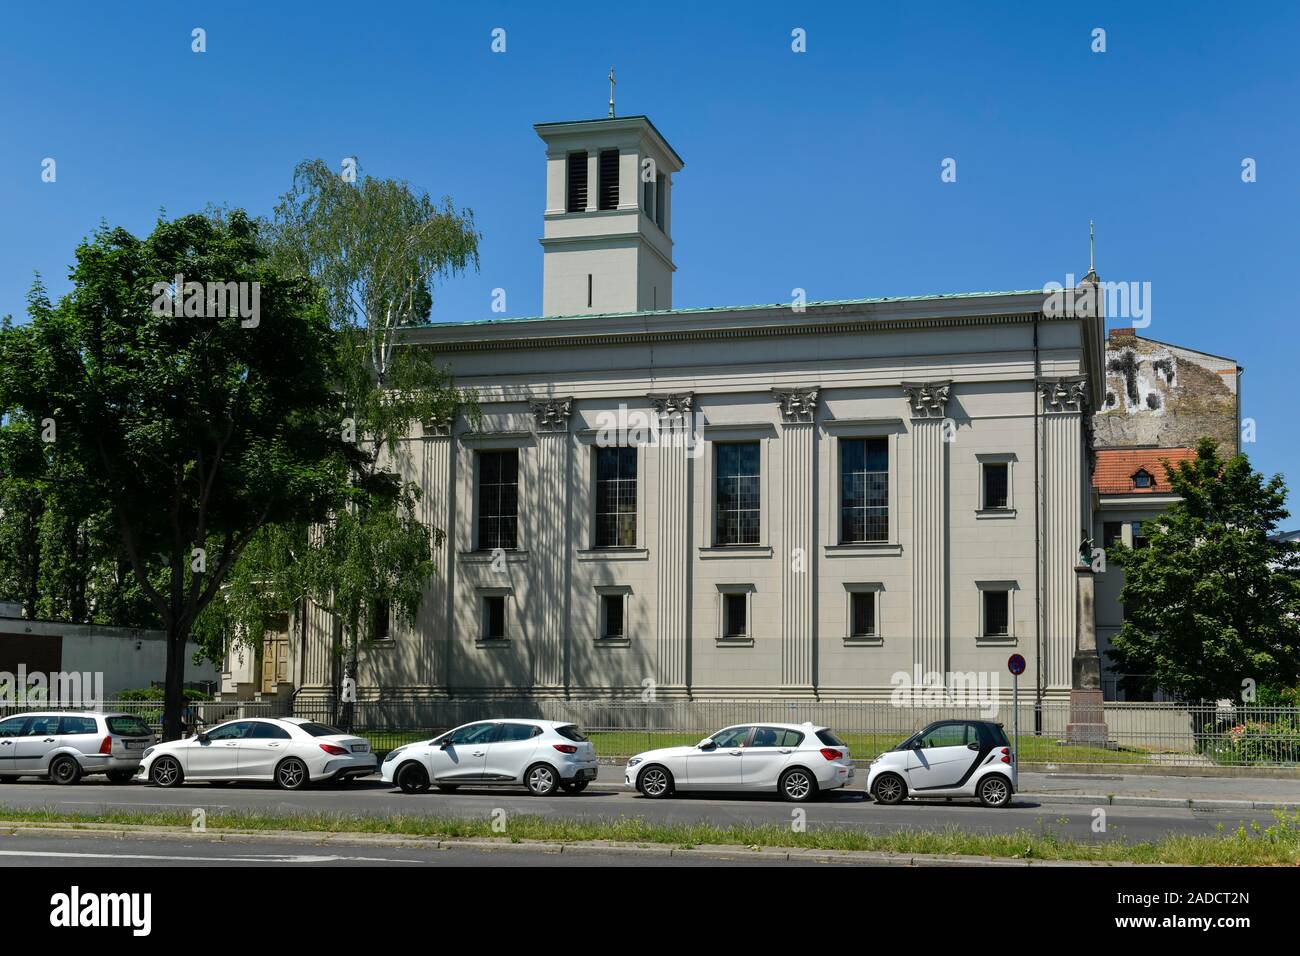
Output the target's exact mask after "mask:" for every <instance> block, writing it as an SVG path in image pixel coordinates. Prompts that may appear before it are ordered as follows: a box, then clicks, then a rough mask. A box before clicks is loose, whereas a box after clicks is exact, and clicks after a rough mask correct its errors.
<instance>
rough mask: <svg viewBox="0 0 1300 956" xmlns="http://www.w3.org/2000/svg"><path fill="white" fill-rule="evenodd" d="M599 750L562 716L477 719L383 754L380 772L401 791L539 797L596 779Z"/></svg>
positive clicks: (577, 789) (570, 790)
mask: <svg viewBox="0 0 1300 956" xmlns="http://www.w3.org/2000/svg"><path fill="white" fill-rule="evenodd" d="M596 766H597V764H596V750H595V748H594V747H593V746H592V745H591V741H589V740H587V738H586V737H585V736H583V734H582V731H580V730H579V729H578V727H577V725H576V724H571V723H568V722H566V721H558V720H532V719H527V718H523V719H514V718H504V719H501V720H479V721H475V722H474V723H472V724H464V725H462V726H460V727H457V728H455V729H453V730H449V731H447V732H446V733H445V734H443V735H442V736H440V737H435V738H434V739H433V740H428V741H424V742H422V743H417V744H408V745H406V746H405V747H398V748H397V749H396V750H394V751H392V752H391V753H389V754H388V756H386V757H385V758H384V765H383V769H382V771H381V775H382V777H383V780H384V782H385V783H395V784H397V785H398V786H399V787H401V789H402V792H403V793H423V792H424V791H426V790H428V789H429V785H430V784H433V785H434V786H436V787H437V788H438V789H439V790H442V791H446V792H450V791H454V790H456V789H458V788H459V787H462V786H474V787H481V786H485V785H494V786H502V785H503V786H524V787H527V788H528V792H529V793H531V794H534V795H535V796H539V797H549V796H551V795H552V794H554V793H556V792H557V791H559V790H564V791H565V792H566V793H581V792H582V791H583V790H585V789H586V788H587V784H589V783H590V782H591V781H593V780H595V779H596Z"/></svg>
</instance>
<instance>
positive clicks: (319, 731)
mask: <svg viewBox="0 0 1300 956" xmlns="http://www.w3.org/2000/svg"><path fill="white" fill-rule="evenodd" d="M298 729H299V730H301V731H303V732H304V733H308V734H311V735H312V736H313V737H342V736H343V731H341V730H339V729H338V728H337V727H331V726H329V725H328V724H299V725H298Z"/></svg>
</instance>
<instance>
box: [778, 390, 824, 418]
mask: <svg viewBox="0 0 1300 956" xmlns="http://www.w3.org/2000/svg"><path fill="white" fill-rule="evenodd" d="M819 391H821V389H818V388H774V389H772V397H773V398H774V399H776V403H777V405H778V406H780V409H781V421H783V422H785V423H786V424H787V425H794V424H798V423H810V422H812V421H813V420H814V419H815V418H816V417H817V393H818V392H819Z"/></svg>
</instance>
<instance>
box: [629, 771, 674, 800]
mask: <svg viewBox="0 0 1300 956" xmlns="http://www.w3.org/2000/svg"><path fill="white" fill-rule="evenodd" d="M636 788H637V789H638V790H640V791H641V792H642V793H643V794H644V795H645V796H647V797H649V798H650V799H651V800H660V799H663V798H664V797H668V796H672V793H673V775H672V774H671V773H669V772H668V770H667V768H666V767H660V766H652V767H646V768H645V769H644V770H642V771H641V776H639V777H637V778H636Z"/></svg>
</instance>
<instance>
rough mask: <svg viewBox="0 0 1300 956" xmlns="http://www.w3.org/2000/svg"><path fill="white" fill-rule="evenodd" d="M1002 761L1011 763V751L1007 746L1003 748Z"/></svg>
mask: <svg viewBox="0 0 1300 956" xmlns="http://www.w3.org/2000/svg"><path fill="white" fill-rule="evenodd" d="M1002 762H1003V763H1011V751H1010V750H1009V749H1008V748H1006V747H1003V748H1002Z"/></svg>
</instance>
